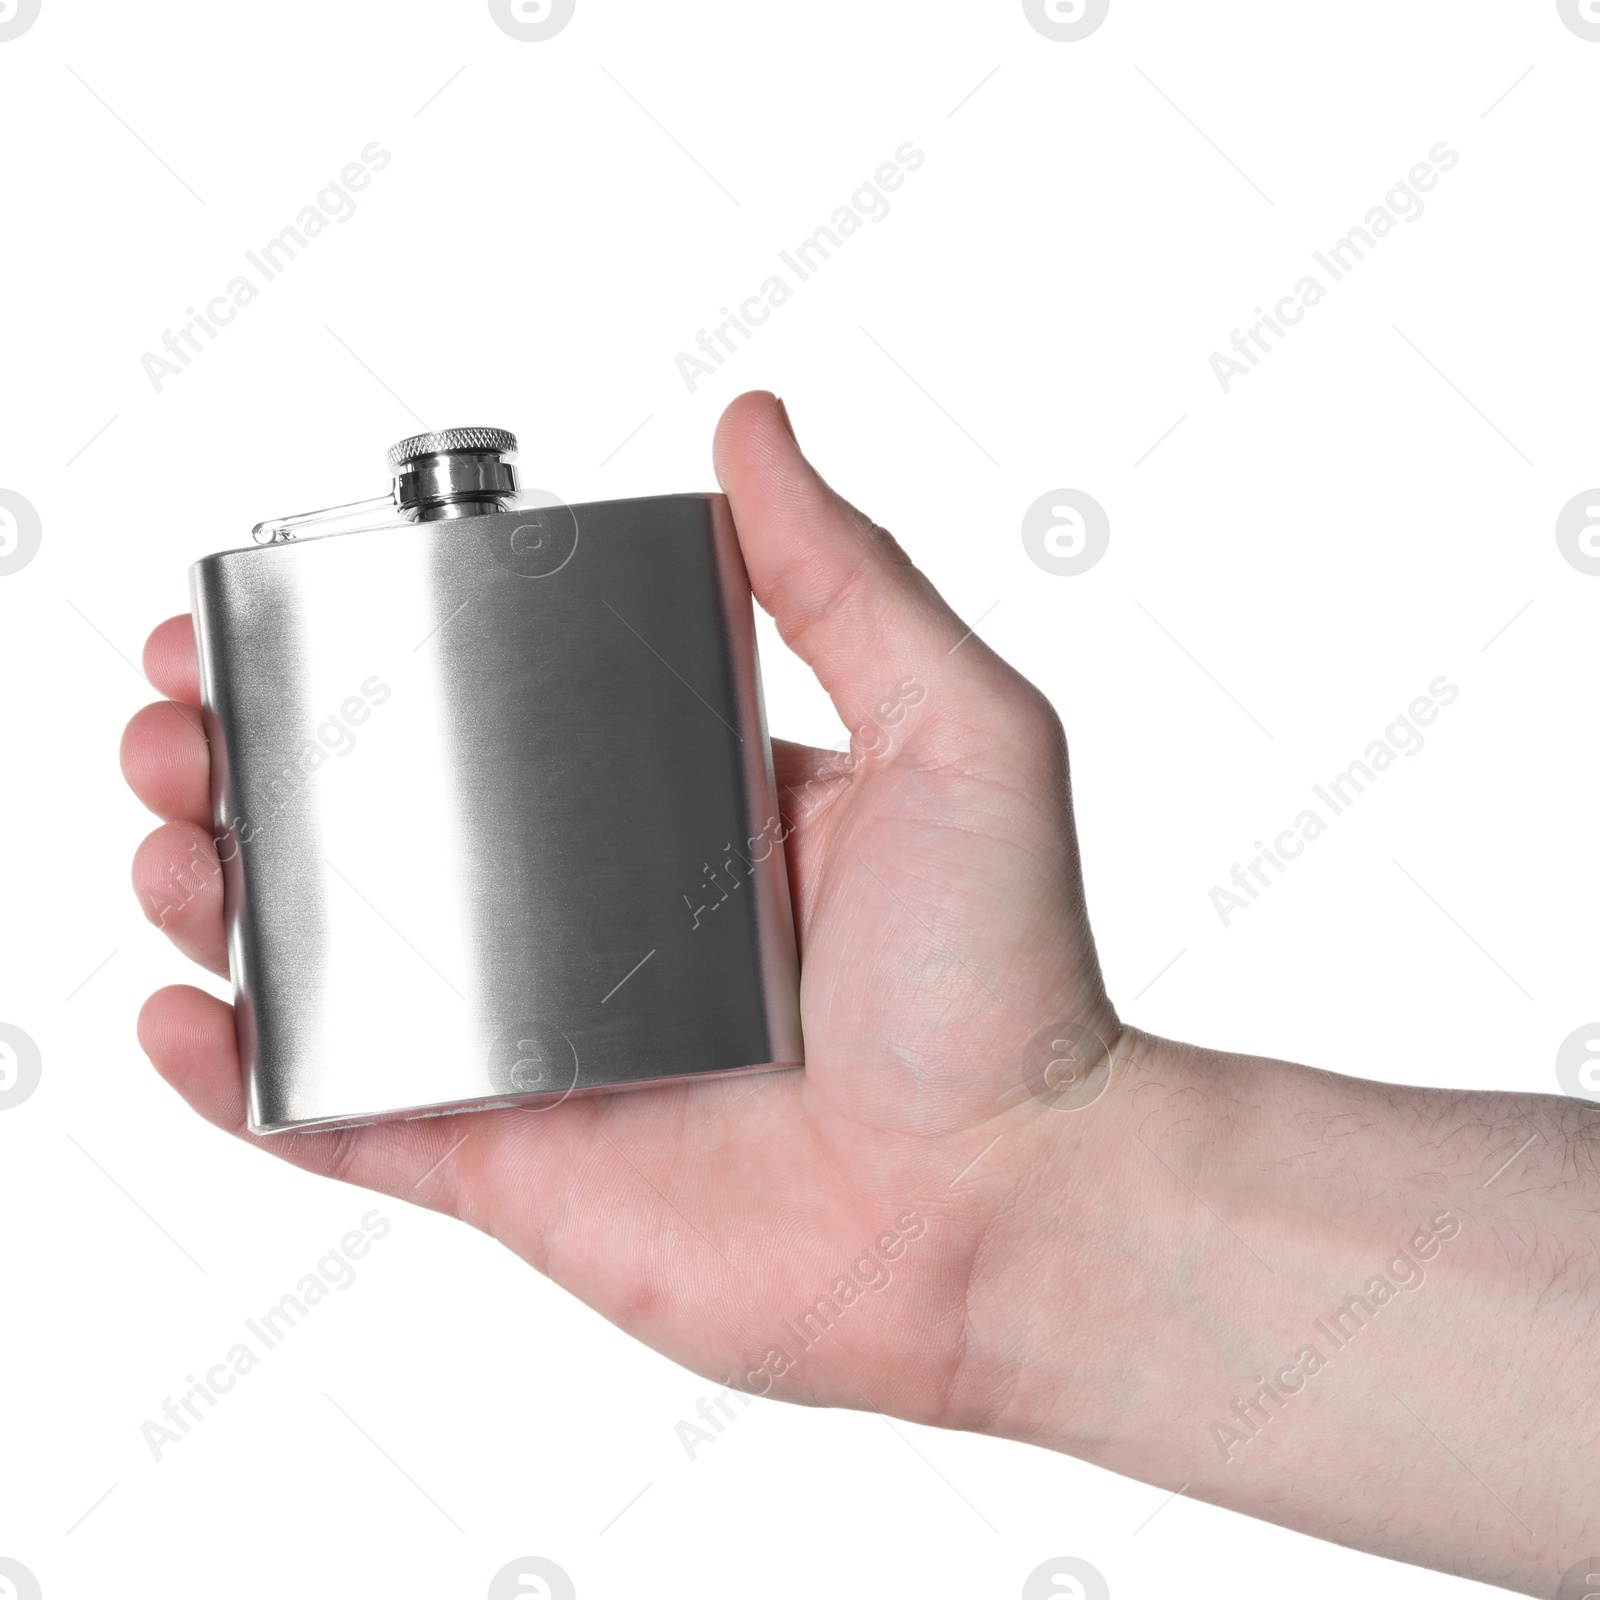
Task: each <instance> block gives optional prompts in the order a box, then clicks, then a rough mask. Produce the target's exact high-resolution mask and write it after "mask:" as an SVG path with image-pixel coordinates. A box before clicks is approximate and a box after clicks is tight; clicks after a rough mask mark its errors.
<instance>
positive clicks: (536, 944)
mask: <svg viewBox="0 0 1600 1600" xmlns="http://www.w3.org/2000/svg"><path fill="white" fill-rule="evenodd" d="M516 449H517V442H516V439H515V437H514V436H513V435H511V434H510V433H507V432H505V431H503V430H500V429H495V428H457V429H451V430H448V431H445V432H442V433H429V434H420V435H417V436H415V437H413V438H410V439H405V440H403V441H401V443H399V444H397V445H396V446H395V447H394V448H393V449H392V450H391V451H390V452H389V457H388V463H389V467H390V469H391V472H392V475H393V481H392V487H391V491H390V493H389V494H388V495H387V496H381V497H379V498H377V499H374V500H368V501H362V502H358V503H356V504H354V505H350V506H343V507H337V508H334V509H333V510H331V511H324V512H310V513H306V514H304V515H300V516H294V517H287V518H282V519H279V520H277V521H273V522H266V523H262V524H261V525H260V526H258V527H257V528H256V530H255V535H254V542H253V543H252V544H251V545H249V546H246V547H244V548H242V549H236V550H228V551H223V552H221V553H218V554H215V555H210V556H207V557H205V558H204V559H202V560H200V561H198V562H197V563H195V565H194V566H193V567H192V568H191V571H190V588H191V593H192V598H193V604H194V618H195V635H196V640H197V644H198V648H199V658H200V685H201V698H202V715H203V718H204V724H205V729H206V734H207V737H208V738H209V740H210V742H211V760H212V808H213V817H214V824H215V833H216V837H217V848H218V854H219V856H220V858H221V861H222V871H223V902H224V916H225V920H226V925H227V934H228V951H229V962H230V968H231V974H232V979H233V986H234V998H235V1017H236V1026H237V1030H238V1038H239V1054H240V1059H241V1062H242V1065H243V1070H244V1074H245V1080H246V1090H247V1101H248V1107H249V1122H250V1127H251V1129H252V1131H254V1132H257V1133H278V1132H282V1131H285V1130H289V1129H298V1130H305V1129H314V1128H331V1127H343V1126H350V1125H353V1124H358V1123H366V1122H377V1121H387V1120H392V1119H399V1118H410V1117H421V1116H436V1115H444V1114H449V1113H455V1112H464V1111H477V1110H484V1109H488V1108H491V1107H498V1106H517V1107H525V1108H530V1109H539V1108H545V1107H548V1106H550V1105H552V1104H555V1103H557V1102H559V1101H561V1100H564V1099H565V1098H567V1097H568V1096H569V1095H574V1094H589V1093H593V1092H596V1091H601V1090H607V1089H621V1088H630V1087H639V1086H643V1085H646V1084H657V1083H663V1082H666V1081H670V1080H675V1079H681V1078H689V1077H704V1076H712V1075H722V1074H729V1073H739V1072H754V1071H770V1070H773V1069H774V1068H779V1067H792V1066H799V1065H800V1064H801V1062H802V1050H801V1039H800V1018H799V980H798V963H797V957H796V947H795V935H794V925H793V920H792V913H791V908H790V900H789V886H788V879H787V875H786V871H785V867H784V852H783V843H782V838H783V829H782V826H781V823H780V821H779V812H778V805H777V794H776V786H775V783H774V779H773V770H772V754H771V746H770V743H769V741H768V737H767V730H766V719H765V712H764V709H763V705H762V697H761V684H760V673H759V666H758V663H757V658H756V644H755V632H754V621H753V616H752V611H751V596H750V586H749V580H748V577H747V575H746V573H745V568H744V562H743V558H742V557H741V555H740V551H739V545H738V540H737V537H736V535H735V531H734V526H733V520H732V516H731V513H730V511H729V507H728V503H727V501H726V499H725V498H724V497H723V496H721V495H710V494H678V495H663V496H657V497H652V498H646V499H636V500H618V501H603V502H596V503H592V504H585V505H572V506H569V505H566V504H564V503H562V502H561V501H559V500H557V499H556V498H555V497H553V496H551V495H548V494H545V493H543V492H542V491H539V490H534V489H523V488H521V487H519V484H518V480H517V472H516V467H515V465H514V458H515V455H516Z"/></svg>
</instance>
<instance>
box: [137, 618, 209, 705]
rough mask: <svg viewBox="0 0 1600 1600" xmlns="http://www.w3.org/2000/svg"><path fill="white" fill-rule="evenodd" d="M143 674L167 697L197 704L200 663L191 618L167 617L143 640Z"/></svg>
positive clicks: (198, 702) (198, 699) (188, 703)
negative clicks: (196, 653) (196, 652)
mask: <svg viewBox="0 0 1600 1600" xmlns="http://www.w3.org/2000/svg"><path fill="white" fill-rule="evenodd" d="M144 675H145V677H147V678H148V679H149V680H150V682H151V683H152V684H154V685H155V687H156V688H157V689H159V690H160V691H161V692H162V694H164V695H165V696H166V697H167V698H168V699H169V700H177V701H179V702H180V703H181V704H183V705H186V706H198V705H199V704H200V663H199V660H198V658H197V657H196V655H195V647H194V618H193V617H191V616H190V615H189V614H188V613H187V612H185V613H184V614H183V615H182V616H181V617H168V618H167V620H166V621H165V622H163V623H161V624H160V625H159V626H158V627H157V628H156V629H155V631H154V632H153V633H152V634H151V635H150V637H149V638H148V639H146V640H145V644H144Z"/></svg>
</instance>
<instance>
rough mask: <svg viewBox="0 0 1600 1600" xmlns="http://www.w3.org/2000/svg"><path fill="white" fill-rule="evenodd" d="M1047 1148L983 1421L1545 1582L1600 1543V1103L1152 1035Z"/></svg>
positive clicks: (1162, 1481) (1162, 1476) (993, 1269)
mask: <svg viewBox="0 0 1600 1600" xmlns="http://www.w3.org/2000/svg"><path fill="white" fill-rule="evenodd" d="M1022 1140H1024V1141H1035V1142H1036V1143H1035V1148H1034V1149H1033V1151H1032V1156H1033V1159H1034V1160H1035V1161H1037V1162H1041V1163H1045V1164H1047V1165H1049V1166H1050V1167H1052V1168H1054V1169H1055V1170H1056V1178H1055V1181H1050V1182H1034V1183H1031V1184H1030V1185H1029V1186H1028V1190H1027V1193H1028V1197H1029V1199H1028V1202H1027V1203H1026V1205H1025V1207H1024V1210H1025V1211H1026V1212H1027V1214H1026V1215H1017V1214H998V1215H997V1220H996V1224H995V1226H994V1227H993V1228H992V1229H991V1232H990V1236H989V1239H988V1241H987V1242H986V1247H985V1252H984V1260H983V1261H982V1263H981V1267H980V1271H979V1272H977V1273H975V1276H974V1291H973V1294H972V1297H971V1304H970V1316H971V1322H972V1340H971V1343H972V1348H973V1350H974V1352H975V1355H974V1357H973V1359H972V1360H971V1361H969V1363H968V1371H969V1373H970V1374H971V1375H972V1377H973V1379H974V1384H973V1388H972V1390H971V1391H970V1393H971V1394H972V1395H973V1396H977V1395H982V1396H983V1399H982V1401H981V1402H979V1403H980V1404H982V1405H986V1406H987V1407H988V1415H987V1416H986V1417H985V1418H984V1421H983V1423H982V1425H983V1426H985V1427H987V1428H989V1429H990V1430H991V1431H994V1432H997V1433H1002V1434H1007V1435H1010V1436H1013V1437H1019V1438H1025V1439H1030V1440H1033V1441H1034V1442H1037V1443H1040V1444H1046V1445H1050V1446H1052V1447H1054V1448H1058V1449H1061V1450H1065V1451H1068V1452H1070V1453H1072V1454H1075V1455H1080V1456H1083V1457H1085V1458H1087V1459H1089V1460H1092V1461H1095V1462H1097V1463H1099V1464H1101V1465H1104V1466H1107V1467H1110V1468H1112V1469H1114V1470H1116V1471H1119V1472H1124V1473H1127V1474H1129V1475H1131V1476H1134V1477H1138V1478H1141V1479H1144V1480H1146V1481H1148V1482H1151V1483H1155V1484H1159V1485H1161V1486H1163V1487H1165V1488H1168V1489H1171V1490H1176V1489H1178V1488H1179V1487H1180V1486H1185V1485H1186V1486H1187V1487H1186V1488H1185V1492H1186V1493H1187V1494H1189V1495H1190V1496H1193V1497H1197V1498H1201V1499H1207V1500H1211V1501H1214V1502H1216V1503H1218V1504H1220V1505H1225V1506H1228V1507H1231V1508H1233V1509H1235V1510H1239V1511H1243V1512H1246V1513H1248V1514H1251V1515H1254V1516H1260V1517H1266V1518H1270V1519H1271V1520H1273V1521H1277V1522H1281V1523H1284V1524H1287V1525H1288V1526H1290V1527H1294V1528H1298V1529H1301V1530H1303V1531H1305V1532H1308V1533H1312V1534H1316V1535H1318V1536H1320V1537H1323V1538H1328V1539H1336V1540H1339V1541H1341V1542H1343V1543H1347V1544H1351V1545H1355V1546H1357V1547H1359V1548H1362V1549H1366V1550H1371V1551H1375V1552H1377V1553H1379V1554H1383V1555H1389V1556H1393V1557H1396V1558H1399V1559H1402V1560H1407V1561H1414V1562H1418V1563H1421V1564H1424V1565H1430V1566H1436V1567H1440V1568H1443V1569H1445V1570H1450V1571H1457V1572H1461V1573H1464V1574H1467V1575H1471V1576H1475V1577H1479V1578H1482V1579H1485V1580H1487V1581H1491V1582H1499V1583H1502V1584H1506V1585H1508V1586H1512V1587H1518V1588H1524V1589H1527V1590H1528V1591H1530V1592H1534V1593H1541V1592H1543V1593H1553V1592H1554V1590H1555V1585H1556V1583H1557V1582H1558V1581H1559V1579H1560V1577H1561V1575H1562V1574H1563V1573H1564V1572H1566V1571H1567V1570H1568V1568H1570V1567H1571V1566H1572V1565H1573V1564H1574V1563H1576V1562H1578V1561H1580V1560H1582V1559H1584V1558H1585V1557H1587V1556H1590V1555H1592V1554H1595V1553H1596V1552H1597V1551H1600V1466H1597V1464H1596V1457H1595V1454H1594V1452H1593V1441H1594V1439H1595V1436H1596V1433H1597V1432H1600V1402H1597V1391H1600V1384H1597V1383H1596V1381H1595V1374H1594V1351H1595V1349H1596V1344H1597V1340H1596V1334H1595V1326H1596V1321H1597V1313H1600V1259H1597V1256H1596V1251H1595V1246H1594V1240H1595V1236H1596V1232H1597V1224H1596V1218H1597V1215H1600V1177H1597V1172H1596V1168H1597V1160H1596V1157H1597V1155H1600V1115H1596V1114H1595V1113H1594V1112H1592V1111H1590V1110H1588V1109H1587V1108H1586V1107H1583V1106H1580V1105H1577V1104H1576V1103H1574V1102H1571V1101H1566V1100H1561V1099H1557V1098H1553V1097H1548V1096H1534V1095H1494V1094H1456V1093H1445V1092H1439V1091H1433V1090H1420V1089H1400V1088H1393V1087H1390V1086H1388V1085H1383V1084H1377V1083H1370V1082H1365V1081H1363V1080H1359V1079H1351V1078H1340V1077H1335V1076H1332V1075H1330V1074H1326V1073H1321V1072H1316V1071H1312V1070H1310V1069H1308V1068H1304V1067H1297V1066H1292V1065H1289V1064H1287V1063H1283V1062H1274V1061H1263V1060H1257V1059H1251V1058H1247V1057H1235V1056H1224V1055H1219V1054H1215V1053H1209V1052H1204V1051H1199V1050H1193V1049H1189V1048H1187V1047H1183V1046H1178V1045H1173V1044H1169V1043H1167V1042H1165V1041H1159V1040H1154V1039H1149V1038H1144V1037H1139V1036H1134V1037H1133V1038H1132V1040H1131V1049H1128V1048H1127V1047H1126V1046H1125V1051H1124V1060H1123V1062H1122V1064H1121V1065H1120V1067H1119V1071H1118V1073H1117V1075H1116V1078H1115V1079H1114V1081H1113V1084H1112V1087H1111V1089H1110V1090H1109V1091H1108V1092H1107V1094H1106V1095H1105V1097H1104V1098H1103V1099H1102V1100H1101V1101H1100V1102H1099V1103H1098V1104H1096V1105H1095V1106H1092V1107H1090V1108H1088V1109H1087V1110H1084V1111H1079V1112H1073V1113H1048V1112H1047V1113H1045V1114H1044V1115H1042V1116H1037V1117H1035V1118H1034V1119H1033V1120H1032V1121H1031V1122H1030V1123H1029V1124H1028V1126H1027V1128H1026V1129H1025V1130H1022ZM1021 1156H1022V1151H1021V1150H1020V1149H1019V1150H1015V1151H1013V1152H1012V1155H1011V1162H1012V1163H1013V1164H1015V1163H1017V1162H1018V1160H1019V1158H1020V1157H1021ZM1047 1196H1056V1197H1059V1203H1058V1202H1057V1201H1056V1200H1054V1199H1047V1198H1045V1197H1047ZM1029 1207H1031V1208H1032V1209H1031V1210H1029V1209H1028V1208H1029ZM1019 1308H1020V1309H1019ZM986 1352H993V1358H992V1359H987V1360H986V1356H985V1353H986Z"/></svg>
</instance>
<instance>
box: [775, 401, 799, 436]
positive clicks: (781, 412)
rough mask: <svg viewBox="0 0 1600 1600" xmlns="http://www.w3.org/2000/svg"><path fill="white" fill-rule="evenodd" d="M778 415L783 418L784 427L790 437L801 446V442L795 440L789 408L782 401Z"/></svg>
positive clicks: (779, 404) (779, 402)
mask: <svg viewBox="0 0 1600 1600" xmlns="http://www.w3.org/2000/svg"><path fill="white" fill-rule="evenodd" d="M778 415H779V416H780V417H782V418H783V425H784V427H786V428H787V429H788V430H789V437H790V438H791V439H794V442H795V443H796V444H799V443H800V441H799V440H798V439H796V438H795V432H794V424H793V423H792V422H791V421H790V420H789V408H788V406H786V405H785V404H784V403H783V401H782V400H781V399H780V400H779V401H778Z"/></svg>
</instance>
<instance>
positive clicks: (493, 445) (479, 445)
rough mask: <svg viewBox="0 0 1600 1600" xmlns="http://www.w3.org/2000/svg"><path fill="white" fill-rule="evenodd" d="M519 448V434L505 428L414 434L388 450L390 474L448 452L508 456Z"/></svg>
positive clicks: (459, 429) (449, 429)
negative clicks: (424, 457) (475, 451)
mask: <svg viewBox="0 0 1600 1600" xmlns="http://www.w3.org/2000/svg"><path fill="white" fill-rule="evenodd" d="M516 448H517V436H516V434H514V433H508V432H507V431H506V430H505V429H504V428H446V429H444V430H443V432H441V433H414V434H412V435H411V437H410V438H409V439H402V440H401V441H400V442H399V444H396V445H391V446H390V447H389V454H388V462H389V470H390V471H391V472H397V471H399V469H400V468H401V467H403V466H404V465H405V464H406V463H407V462H408V461H415V460H417V459H418V457H420V456H436V455H442V454H443V453H444V452H445V451H447V450H493V451H497V452H499V453H501V454H509V453H511V452H513V451H515V449H516Z"/></svg>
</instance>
